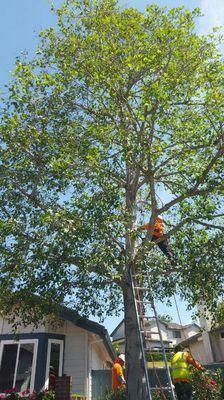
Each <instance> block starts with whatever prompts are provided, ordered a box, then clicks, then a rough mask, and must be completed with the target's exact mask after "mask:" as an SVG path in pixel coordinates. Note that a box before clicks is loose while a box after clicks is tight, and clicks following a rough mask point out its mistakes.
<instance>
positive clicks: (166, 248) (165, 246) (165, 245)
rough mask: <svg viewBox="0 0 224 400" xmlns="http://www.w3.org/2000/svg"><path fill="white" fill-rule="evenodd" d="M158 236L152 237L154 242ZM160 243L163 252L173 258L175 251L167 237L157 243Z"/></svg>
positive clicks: (170, 258)
mask: <svg viewBox="0 0 224 400" xmlns="http://www.w3.org/2000/svg"><path fill="white" fill-rule="evenodd" d="M157 239H158V238H157V237H156V236H153V237H152V240H153V242H155V241H156V240H157ZM156 244H157V245H158V247H159V248H160V250H161V251H162V252H163V254H165V256H166V257H168V258H169V260H172V259H173V252H172V250H171V249H170V246H169V243H168V240H167V239H164V240H162V241H161V242H159V243H156Z"/></svg>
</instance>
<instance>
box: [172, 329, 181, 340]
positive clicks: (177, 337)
mask: <svg viewBox="0 0 224 400" xmlns="http://www.w3.org/2000/svg"><path fill="white" fill-rule="evenodd" d="M177 333H178V335H179V336H178V335H177V336H176V334H177ZM181 338H182V335H181V330H180V329H174V330H173V339H181Z"/></svg>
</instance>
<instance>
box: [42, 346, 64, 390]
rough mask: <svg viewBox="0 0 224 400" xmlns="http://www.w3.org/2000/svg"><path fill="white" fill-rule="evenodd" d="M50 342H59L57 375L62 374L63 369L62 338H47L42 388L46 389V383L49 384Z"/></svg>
mask: <svg viewBox="0 0 224 400" xmlns="http://www.w3.org/2000/svg"><path fill="white" fill-rule="evenodd" d="M52 344H59V345H60V354H59V373H58V376H62V371H63V358H64V340H62V339H48V344H47V362H46V374H45V384H44V389H48V385H49V372H50V358H51V345H52Z"/></svg>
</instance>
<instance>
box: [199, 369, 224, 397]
mask: <svg viewBox="0 0 224 400" xmlns="http://www.w3.org/2000/svg"><path fill="white" fill-rule="evenodd" d="M192 374H193V381H192V385H193V390H194V396H195V398H196V399H198V400H203V399H208V400H220V399H222V398H223V375H222V372H221V371H217V373H214V372H212V371H208V372H207V371H206V372H205V373H202V372H201V371H198V370H196V369H195V368H194V369H193V372H192ZM212 381H213V382H214V383H215V382H216V384H212V383H211V382H212Z"/></svg>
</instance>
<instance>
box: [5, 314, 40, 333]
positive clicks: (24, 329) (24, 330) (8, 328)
mask: <svg viewBox="0 0 224 400" xmlns="http://www.w3.org/2000/svg"><path fill="white" fill-rule="evenodd" d="M17 321H19V319H18V318H15V322H17ZM16 332H17V333H18V334H19V333H32V332H36V333H37V332H38V333H40V332H46V327H45V326H44V325H43V324H41V325H40V326H38V327H37V328H36V327H35V326H33V325H28V326H24V325H21V326H19V327H18V329H17V331H16ZM12 333H13V328H12V325H11V324H9V323H8V321H7V320H6V319H5V318H2V317H0V334H1V335H4V334H12Z"/></svg>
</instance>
